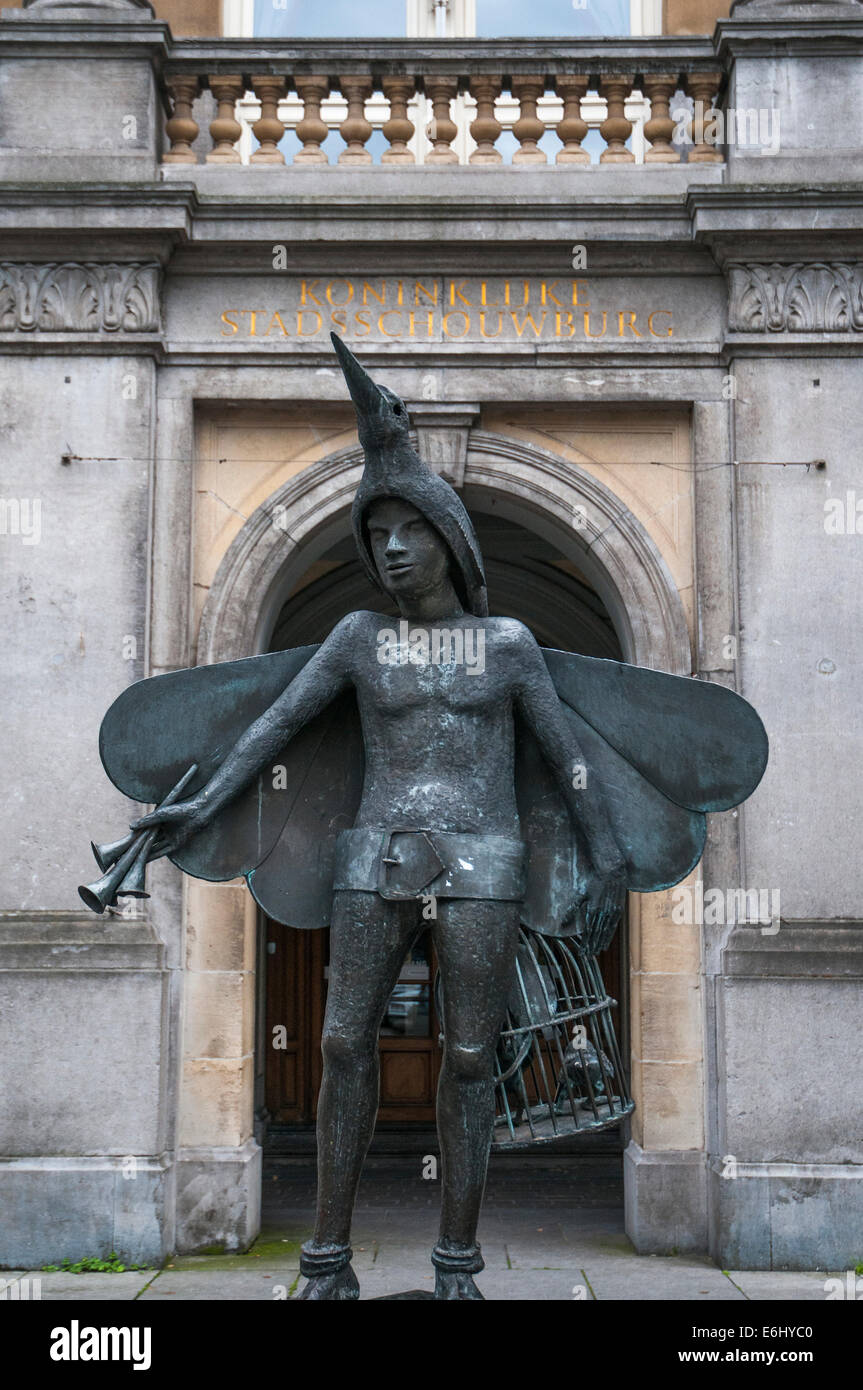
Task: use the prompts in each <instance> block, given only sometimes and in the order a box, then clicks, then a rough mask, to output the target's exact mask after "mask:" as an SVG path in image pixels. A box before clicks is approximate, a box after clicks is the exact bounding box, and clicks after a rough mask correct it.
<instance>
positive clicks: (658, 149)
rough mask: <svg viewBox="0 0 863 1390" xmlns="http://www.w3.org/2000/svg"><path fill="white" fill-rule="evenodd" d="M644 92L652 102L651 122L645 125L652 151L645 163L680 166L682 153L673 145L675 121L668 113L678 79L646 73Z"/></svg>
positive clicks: (648, 152)
mask: <svg viewBox="0 0 863 1390" xmlns="http://www.w3.org/2000/svg"><path fill="white" fill-rule="evenodd" d="M644 90H645V92H646V93H647V96H648V98H649V100H650V120H649V121H646V122H645V124H644V136H645V139H647V140H649V141H650V149H649V150H646V151H645V154H644V162H645V164H679V163H680V151H679V150H676V149H675V148H674V146H673V145H672V143H671V137H672V135H673V134H674V121H673V120H672V118H671V116H670V115H669V112H668V108H669V105H670V103H671V98H672V97H673V96H674V93H675V92H676V91H677V78H676V77H672V75H671V73H663V74H661V75H660V74H658V73H655V72H646V73H645V74H644Z"/></svg>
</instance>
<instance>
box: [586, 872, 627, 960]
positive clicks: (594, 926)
mask: <svg viewBox="0 0 863 1390" xmlns="http://www.w3.org/2000/svg"><path fill="white" fill-rule="evenodd" d="M625 902H626V865H625V863H624V861H623V860H622V859H621V860H620V861H618V862H616V863H615V864H613V865H612V866H611V867H610V868H608V869H604V870H603V871H600V870H598V869H594V868H591V869H589V870H588V871H587V873H586V874H585V892H584V897H583V898H582V900H581V903H580V910H581V915H582V917H583V919H584V924H585V929H584V932H583V934H582V945H583V947H584V949H585V950H586V951H588V952H589V953H590V954H591V955H594V956H595V955H599V953H600V951H604V950H606V948H607V947H608V946H610V945H611V943H612V941H613V939H614V933H615V932H616V931H617V928H618V925H619V923H620V919H621V917H622V915H623V907H624V903H625Z"/></svg>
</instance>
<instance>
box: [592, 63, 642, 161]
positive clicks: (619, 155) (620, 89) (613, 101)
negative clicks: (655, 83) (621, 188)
mask: <svg viewBox="0 0 863 1390" xmlns="http://www.w3.org/2000/svg"><path fill="white" fill-rule="evenodd" d="M633 80H634V79H633V78H632V77H621V76H619V75H617V74H615V75H614V76H611V77H602V78H600V81H599V94H600V96H602V97H605V100H606V102H607V103H608V115H607V116H606V118H605V120H604V121H603V122H602V125H601V126H600V127H599V133H600V135H601V136H602V138H603V139H604V140H605V143H606V148H605V149H604V150H603V151H602V154H601V155H600V156H599V162H600V164H634V163H635V155H634V154H633V153H632V151H631V150H628V149H627V148H626V141H627V140H628V139H629V137H630V135H631V134H632V121H629V120H627V118H626V116H625V115H624V109H623V108H624V104H625V102H626V99H627V97H628V96H629V94H630V93H631V91H632V83H633Z"/></svg>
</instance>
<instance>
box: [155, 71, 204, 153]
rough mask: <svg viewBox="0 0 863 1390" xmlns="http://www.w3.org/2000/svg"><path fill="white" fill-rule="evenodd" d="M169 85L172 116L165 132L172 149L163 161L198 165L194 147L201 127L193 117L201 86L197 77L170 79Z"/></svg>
mask: <svg viewBox="0 0 863 1390" xmlns="http://www.w3.org/2000/svg"><path fill="white" fill-rule="evenodd" d="M167 85H168V91H169V92H170V94H171V115H170V117H169V119H168V120H167V121H166V122H165V131H166V133H167V136H168V139H169V140H170V142H171V148H170V149H169V150H168V151H167V152H166V153H165V154H164V155H163V156H162V160H163V162H164V163H165V164H197V162H198V156H197V155H196V154H195V151H194V150H193V149H192V145H193V144H194V142H195V140H197V138H198V132H199V130H200V126H199V125H198V122H197V121H196V120H195V118H194V116H193V115H192V106H193V105H194V102H195V98H196V96H197V95H198V92H199V91H200V85H201V84H200V82H199V81H198V79H197V77H169V78H168V83H167Z"/></svg>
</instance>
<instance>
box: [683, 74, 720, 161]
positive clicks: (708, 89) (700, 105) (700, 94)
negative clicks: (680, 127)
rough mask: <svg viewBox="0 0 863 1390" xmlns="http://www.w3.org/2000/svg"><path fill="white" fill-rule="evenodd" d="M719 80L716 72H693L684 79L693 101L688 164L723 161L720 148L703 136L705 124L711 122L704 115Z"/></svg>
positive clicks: (710, 107) (716, 89)
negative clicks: (709, 142) (691, 142)
mask: <svg viewBox="0 0 863 1390" xmlns="http://www.w3.org/2000/svg"><path fill="white" fill-rule="evenodd" d="M721 80H722V78H721V75H720V74H719V73H718V72H693V73H691V74H690V76H689V77H687V79H686V90H687V92H688V94H689V96H691V97H692V100H693V102H694V103H695V110H694V112H693V116H692V139H693V142H694V144H693V148H692V149H691V150H690V151H689V163H690V164H721V163H722V162H723V156H722V152H721V150H717V148H716V146H715V144H714V145H709V144H708V143H707V141H706V140H705V138H704V127H705V125H709V124H711V122H710V121H706V120H705V119H704V117H705V114H706V113H707V112H708V111H709V110H711V109H712V107H713V98H714V97H715V96H716V93H717V92H718V91H719V84H720V82H721Z"/></svg>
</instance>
